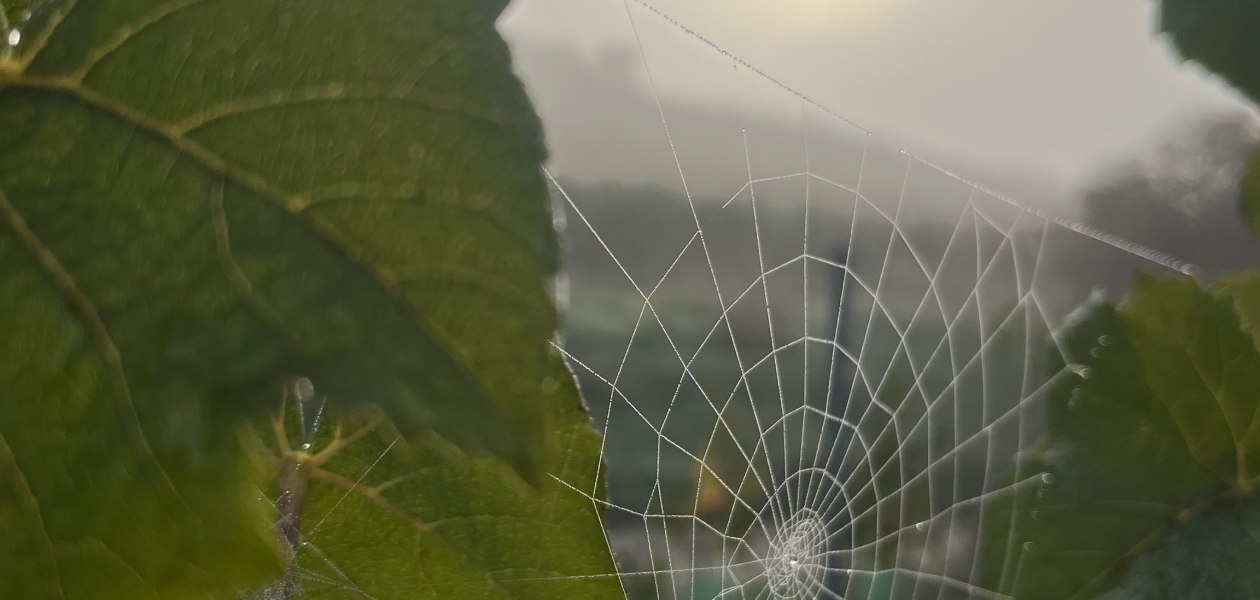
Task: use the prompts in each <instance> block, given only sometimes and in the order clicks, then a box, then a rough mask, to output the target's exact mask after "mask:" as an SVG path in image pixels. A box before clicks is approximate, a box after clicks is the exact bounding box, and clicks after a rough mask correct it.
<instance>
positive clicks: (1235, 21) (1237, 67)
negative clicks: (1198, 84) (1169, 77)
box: [1160, 0, 1260, 104]
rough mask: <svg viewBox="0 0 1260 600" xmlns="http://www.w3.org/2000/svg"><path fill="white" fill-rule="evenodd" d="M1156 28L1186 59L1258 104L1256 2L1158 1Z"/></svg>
mask: <svg viewBox="0 0 1260 600" xmlns="http://www.w3.org/2000/svg"><path fill="white" fill-rule="evenodd" d="M1160 29H1162V30H1163V31H1164V32H1165V33H1167V34H1168V35H1169V36H1170V37H1171V38H1172V41H1173V44H1174V45H1175V46H1176V48H1177V50H1178V51H1179V52H1180V53H1181V55H1182V56H1183V57H1184V58H1185V59H1186V60H1193V61H1195V62H1198V63H1200V64H1202V65H1203V66H1204V67H1206V68H1207V69H1209V70H1211V71H1213V72H1215V73H1216V74H1218V75H1220V76H1221V77H1224V78H1225V80H1226V81H1228V82H1229V83H1230V84H1231V85H1233V86H1234V87H1236V88H1238V90H1239V91H1241V92H1242V93H1243V94H1245V95H1246V96H1247V97H1249V98H1251V100H1252V102H1256V103H1258V104H1260V67H1258V66H1257V65H1260V35H1256V32H1258V31H1260V3H1258V2H1253V1H1250V0H1162V5H1161V14H1160Z"/></svg>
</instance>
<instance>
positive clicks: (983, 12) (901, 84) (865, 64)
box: [500, 0, 1242, 185]
mask: <svg viewBox="0 0 1260 600" xmlns="http://www.w3.org/2000/svg"><path fill="white" fill-rule="evenodd" d="M652 4H653V6H655V7H656V8H657V9H659V10H660V11H661V12H664V13H667V14H668V15H669V16H671V17H674V18H676V19H677V20H678V21H679V22H681V23H683V24H685V25H686V26H688V27H690V28H691V29H693V30H695V31H696V32H697V33H699V34H701V35H704V36H705V37H707V38H709V39H710V40H712V41H713V42H715V43H716V44H718V45H720V46H722V47H723V48H725V49H726V50H729V51H730V52H731V53H733V54H734V55H736V56H738V57H740V58H741V59H743V60H745V61H747V62H748V63H750V64H752V65H755V66H757V67H759V68H761V69H762V70H764V71H766V72H767V73H769V74H771V75H773V76H774V77H776V78H777V79H779V80H780V81H782V82H784V83H786V84H788V85H790V86H792V87H794V88H796V89H797V90H799V91H801V92H804V93H805V94H807V95H809V96H811V97H812V98H813V99H815V100H817V101H818V102H820V103H821V104H823V105H825V106H827V107H829V108H831V109H833V110H835V111H836V112H838V113H840V114H842V115H844V116H845V117H847V118H849V119H851V120H853V121H854V122H856V123H858V124H860V125H862V126H863V127H865V128H867V129H869V130H871V131H873V132H874V133H875V134H877V135H878V136H880V137H883V138H884V139H886V140H889V141H890V142H892V143H895V144H899V145H904V146H905V147H906V148H907V149H909V150H911V151H919V152H926V153H928V154H932V155H934V156H942V155H945V156H955V157H958V160H959V161H960V162H966V161H983V162H985V163H987V164H991V165H997V166H1009V167H1017V168H1021V169H1032V170H1036V171H1039V172H1041V173H1043V174H1045V175H1046V176H1049V177H1052V178H1054V179H1055V180H1057V181H1059V182H1062V183H1063V184H1064V185H1072V184H1075V183H1079V182H1081V181H1084V180H1087V179H1088V178H1089V177H1091V176H1092V175H1094V174H1096V173H1097V172H1098V171H1099V170H1100V169H1101V168H1103V167H1104V166H1106V164H1107V163H1108V162H1109V161H1114V160H1117V159H1120V158H1123V157H1124V156H1126V155H1128V154H1132V153H1135V152H1138V151H1140V148H1141V147H1142V144H1143V143H1144V142H1146V143H1149V141H1150V140H1151V139H1152V138H1153V137H1154V136H1157V135H1160V134H1161V133H1166V132H1167V131H1168V130H1169V129H1170V128H1171V127H1172V126H1173V125H1175V124H1176V123H1177V122H1178V121H1179V120H1181V119H1184V118H1187V117H1192V116H1195V115H1199V114H1202V113H1205V112H1210V111H1215V110H1228V109H1231V108H1236V107H1239V106H1242V103H1241V102H1239V101H1238V100H1236V99H1235V97H1234V95H1233V93H1232V92H1231V91H1228V90H1227V88H1226V87H1225V86H1223V85H1222V84H1220V83H1218V82H1216V81H1215V80H1214V79H1212V78H1211V77H1209V76H1207V75H1205V74H1203V73H1202V72H1201V71H1200V70H1199V69H1198V68H1197V67H1194V66H1188V65H1184V64H1182V63H1180V62H1179V61H1177V60H1175V59H1174V57H1173V55H1172V53H1171V51H1170V49H1169V47H1168V45H1167V43H1166V42H1165V41H1164V40H1163V39H1162V38H1160V37H1158V36H1156V35H1155V34H1154V31H1155V28H1156V21H1157V9H1158V5H1157V3H1156V2H1154V1H1148V0H655V1H654V2H653V3H652ZM630 8H631V12H632V14H634V15H635V21H636V22H637V23H638V24H639V26H640V28H641V29H642V30H644V31H647V30H652V29H653V28H656V29H660V30H662V31H664V30H666V29H669V30H671V31H672V33H670V34H669V35H672V36H674V37H675V38H677V39H679V40H684V39H685V38H686V36H685V35H683V34H682V33H681V32H679V31H678V30H677V28H676V27H673V26H667V25H666V24H665V23H664V22H663V20H662V19H660V18H659V17H655V16H651V15H649V13H647V12H646V11H644V10H643V9H642V7H640V6H639V5H638V4H637V3H636V2H634V0H630ZM500 28H501V30H502V31H503V32H504V34H505V36H506V37H507V38H508V39H509V42H510V43H512V44H513V45H514V46H516V47H518V48H525V47H537V46H552V47H557V46H558V47H564V48H569V49H572V51H573V52H574V53H578V54H581V55H583V56H587V57H594V56H599V55H601V54H606V53H607V51H608V50H610V49H615V48H627V49H631V50H633V49H634V37H633V35H631V34H630V33H629V31H630V29H629V19H628V18H627V14H626V7H625V5H624V4H623V1H622V0H514V1H513V3H512V5H511V7H510V8H509V9H508V12H507V13H505V15H504V18H503V20H502V21H501V22H500ZM651 35H652V34H651V33H644V32H643V31H641V38H642V39H647V38H649V37H650V36H651ZM645 43H647V42H645ZM653 43H654V42H653ZM680 43H681V42H680ZM686 43H687V44H690V46H689V48H690V49H689V50H686V51H685V52H683V51H678V50H670V52H675V53H676V55H671V57H670V60H666V61H658V62H661V63H662V64H665V65H667V66H668V65H674V67H675V68H677V69H680V70H682V71H687V70H691V71H692V72H690V73H686V74H685V76H680V77H675V78H673V79H672V80H673V81H679V82H691V83H692V84H693V85H671V84H670V83H669V82H670V81H671V78H670V77H665V76H662V77H660V78H659V79H660V80H661V81H658V86H659V87H660V91H661V94H662V95H665V96H675V97H682V98H684V99H688V100H692V101H695V102H700V103H707V104H713V105H715V106H718V105H721V106H726V107H733V108H739V109H747V110H757V100H756V99H755V98H750V97H747V96H742V95H732V94H730V93H728V92H725V91H711V92H710V91H707V90H706V86H704V85H695V84H694V83H695V82H696V81H703V80H704V73H703V71H704V70H706V69H709V68H711V66H707V65H710V63H707V62H704V60H701V59H700V58H699V57H701V56H711V55H712V54H713V52H712V51H711V50H709V49H707V48H705V47H704V46H703V45H701V44H700V43H698V42H695V41H694V40H692V41H688V42H686ZM682 47H683V46H678V48H682ZM635 52H636V53H637V50H635ZM651 52H653V49H652V48H651V47H649V49H648V53H649V54H650V53H651ZM693 54H694V55H693ZM692 59H695V60H694V61H693V60H692ZM727 64H730V63H729V62H728V63H727ZM656 68H662V67H656ZM525 76H526V77H527V78H528V74H526V75H525ZM948 161H949V160H948V159H945V162H948ZM946 166H948V165H946Z"/></svg>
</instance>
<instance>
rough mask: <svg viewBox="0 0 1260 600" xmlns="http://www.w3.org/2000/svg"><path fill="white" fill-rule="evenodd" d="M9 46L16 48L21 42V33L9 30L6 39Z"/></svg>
mask: <svg viewBox="0 0 1260 600" xmlns="http://www.w3.org/2000/svg"><path fill="white" fill-rule="evenodd" d="M6 39H7V41H8V42H9V45H10V46H16V45H18V43H19V42H21V41H22V32H21V31H18V30H16V29H10V30H9V36H8V38H6Z"/></svg>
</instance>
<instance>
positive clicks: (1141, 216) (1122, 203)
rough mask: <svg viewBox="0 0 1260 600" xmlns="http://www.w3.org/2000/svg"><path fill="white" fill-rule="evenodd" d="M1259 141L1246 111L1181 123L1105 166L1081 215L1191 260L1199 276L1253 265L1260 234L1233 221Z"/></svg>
mask: <svg viewBox="0 0 1260 600" xmlns="http://www.w3.org/2000/svg"><path fill="white" fill-rule="evenodd" d="M1258 140H1260V124H1258V123H1257V122H1256V120H1255V119H1254V118H1252V117H1251V116H1250V115H1247V114H1244V113H1230V114H1218V115H1214V116H1211V117H1207V118H1203V119H1199V120H1196V121H1194V122H1192V123H1189V124H1186V125H1184V126H1182V127H1181V128H1179V129H1177V130H1174V131H1173V132H1171V133H1170V134H1169V135H1168V137H1167V138H1166V139H1165V140H1164V142H1163V143H1162V144H1160V145H1159V146H1158V147H1157V148H1156V149H1155V150H1154V151H1153V152H1150V153H1148V154H1144V155H1141V156H1138V157H1135V158H1130V159H1128V160H1127V161H1126V162H1124V163H1123V164H1121V165H1120V166H1119V167H1118V168H1115V169H1110V170H1108V171H1107V175H1106V177H1105V178H1104V179H1101V180H1100V181H1099V182H1098V183H1097V184H1096V185H1095V186H1094V187H1093V188H1092V189H1090V190H1089V191H1088V192H1086V194H1085V199H1084V213H1085V215H1084V216H1085V221H1086V222H1087V223H1089V224H1091V225H1093V226H1096V227H1098V228H1099V229H1102V230H1105V231H1108V232H1110V233H1114V234H1116V235H1119V236H1122V237H1124V238H1128V239H1130V240H1133V241H1135V242H1138V243H1140V244H1144V245H1147V246H1150V247H1152V248H1154V249H1156V250H1159V251H1161V252H1164V253H1167V254H1169V255H1172V256H1175V257H1177V258H1179V259H1183V260H1187V261H1190V262H1192V263H1194V264H1195V265H1197V266H1198V267H1199V268H1200V270H1201V274H1202V275H1203V276H1204V277H1205V278H1209V279H1214V278H1216V277H1217V276H1219V275H1222V274H1224V273H1228V272H1231V271H1237V270H1239V269H1244V268H1247V267H1254V266H1256V262H1257V258H1256V257H1258V256H1260V240H1257V239H1256V238H1255V237H1254V236H1253V235H1252V234H1251V232H1250V231H1248V229H1247V227H1246V226H1245V224H1244V223H1243V222H1242V221H1241V220H1240V219H1239V215H1238V197H1239V193H1240V191H1239V182H1240V181H1241V177H1242V173H1243V169H1244V167H1245V165H1246V163H1247V157H1248V155H1249V154H1250V153H1251V152H1252V149H1253V148H1255V147H1256V146H1257V141H1258ZM1116 275H1117V276H1118V277H1122V278H1124V279H1126V280H1127V278H1128V276H1129V274H1128V273H1118V274H1116Z"/></svg>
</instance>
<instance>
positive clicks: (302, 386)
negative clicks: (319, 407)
mask: <svg viewBox="0 0 1260 600" xmlns="http://www.w3.org/2000/svg"><path fill="white" fill-rule="evenodd" d="M293 395H294V396H296V397H297V399H298V402H302V403H306V402H310V401H311V399H312V398H314V397H315V384H313V383H311V380H310V379H307V378H305V377H298V378H297V379H295V380H293Z"/></svg>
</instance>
